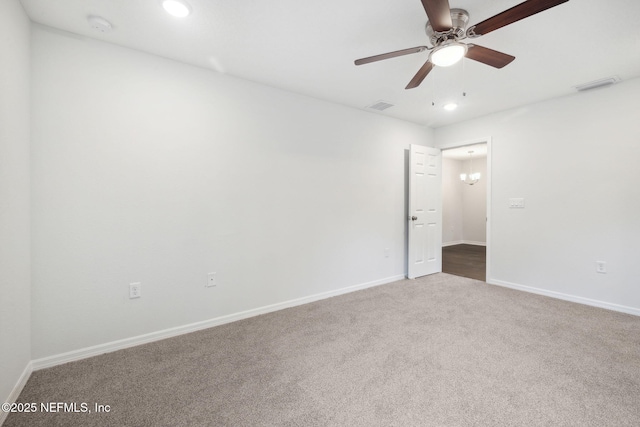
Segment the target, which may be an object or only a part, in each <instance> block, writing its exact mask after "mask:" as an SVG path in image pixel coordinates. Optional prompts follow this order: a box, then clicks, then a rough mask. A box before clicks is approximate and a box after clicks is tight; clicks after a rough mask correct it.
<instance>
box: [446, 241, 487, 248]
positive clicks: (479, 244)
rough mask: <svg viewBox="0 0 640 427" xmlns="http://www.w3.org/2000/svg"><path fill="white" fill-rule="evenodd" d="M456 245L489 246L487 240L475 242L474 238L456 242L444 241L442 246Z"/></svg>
mask: <svg viewBox="0 0 640 427" xmlns="http://www.w3.org/2000/svg"><path fill="white" fill-rule="evenodd" d="M454 245H474V246H487V242H475V241H473V240H456V241H455V242H447V243H443V244H442V247H445V246H454Z"/></svg>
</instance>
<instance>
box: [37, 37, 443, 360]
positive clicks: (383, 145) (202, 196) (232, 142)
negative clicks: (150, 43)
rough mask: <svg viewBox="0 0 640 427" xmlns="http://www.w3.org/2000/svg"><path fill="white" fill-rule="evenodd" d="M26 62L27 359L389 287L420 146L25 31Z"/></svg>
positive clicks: (350, 116)
mask: <svg viewBox="0 0 640 427" xmlns="http://www.w3.org/2000/svg"><path fill="white" fill-rule="evenodd" d="M33 61H34V67H33V70H34V74H33V93H34V103H33V121H34V128H33V145H34V151H33V212H34V214H33V218H34V219H33V227H34V229H33V233H34V243H33V261H34V264H33V295H34V298H33V311H34V317H33V357H34V359H37V358H43V357H46V356H50V355H55V354H59V353H62V352H67V351H72V350H76V349H80V348H85V347H88V346H92V345H97V344H102V343H106V342H110V341H114V340H119V339H123V338H127V337H132V336H137V335H140V334H145V333H149V332H153V331H158V330H162V329H165V328H171V327H176V326H180V325H185V324H189V323H192V322H198V321H203V320H207V319H212V318H215V317H218V316H223V315H228V314H232V313H238V312H241V311H243V310H249V309H253V308H256V307H262V306H266V305H269V304H274V303H279V302H283V301H287V300H291V299H295V298H300V297H304V296H309V295H313V294H317V293H321V292H327V291H332V290H337V289H341V288H344V287H347V286H351V285H359V284H365V283H369V282H373V281H379V280H383V279H385V278H393V277H397V276H401V275H404V273H405V261H404V259H405V255H404V251H405V235H404V233H405V225H406V212H405V191H406V188H405V181H406V180H405V150H406V149H408V147H409V144H423V145H432V144H433V139H432V133H433V132H432V131H431V130H430V129H428V128H424V127H419V126H416V125H413V124H410V123H407V122H402V121H398V120H395V119H389V118H386V117H384V116H381V115H374V114H370V113H365V112H362V111H359V110H354V109H349V108H346V107H340V106H336V105H333V104H328V103H325V102H321V101H318V100H315V99H311V98H307V97H303V96H299V95H295V94H291V93H287V92H282V91H279V90H275V89H271V88H267V87H264V86H260V85H257V84H252V83H249V82H246V81H242V80H237V79H233V78H230V77H227V76H223V75H219V74H216V73H214V72H212V71H209V70H205V69H200V68H195V67H191V66H187V65H184V64H180V63H177V62H173V61H170V60H166V59H162V58H158V57H154V56H151V55H146V54H143V53H140V52H137V51H133V50H128V49H124V48H121V47H117V46H114V45H109V44H105V43H101V42H97V41H92V40H88V39H84V38H80V37H73V36H69V35H66V34H62V33H59V32H56V31H54V30H49V29H46V28H43V27H40V26H34V28H33ZM384 248H390V257H388V258H385V257H384ZM210 271H215V272H217V278H218V285H217V287H216V288H205V287H204V284H205V282H206V274H207V273H208V272H210ZM136 281H140V282H142V293H143V296H142V298H140V299H137V300H130V299H128V284H129V283H131V282H136Z"/></svg>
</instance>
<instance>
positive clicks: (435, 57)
mask: <svg viewBox="0 0 640 427" xmlns="http://www.w3.org/2000/svg"><path fill="white" fill-rule="evenodd" d="M467 49H468V48H467V45H466V44H464V43H459V42H456V41H447V42H445V43H443V44H441V45H440V46H438V47H436V48H434V49H433V50H432V51H431V53H430V54H429V61H431V62H432V63H433V65H435V66H438V67H450V66H451V65H453V64H455V63H457V62H458V61H460V60H461V59H462V58H463V57H464V56H465V55H466V54H467Z"/></svg>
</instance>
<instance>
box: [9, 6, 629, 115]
mask: <svg viewBox="0 0 640 427" xmlns="http://www.w3.org/2000/svg"><path fill="white" fill-rule="evenodd" d="M21 1H22V4H23V5H24V7H25V10H26V11H27V13H28V14H29V16H30V17H31V19H32V20H33V21H34V22H37V23H40V24H44V25H48V26H51V27H55V28H59V29H62V30H66V31H69V32H72V33H76V34H81V35H85V36H88V37H93V38H96V39H100V40H104V41H107V42H110V43H115V44H118V45H121V46H126V47H130V48H134V49H138V50H141V51H145V52H149V53H153V54H156V55H160V56H163V57H167V58H171V59H175V60H178V61H181V62H185V63H188V64H193V65H197V66H200V67H205V68H209V69H211V70H214V71H215V72H222V73H226V74H228V75H231V76H235V77H239V78H243V79H247V80H251V81H254V82H259V83H262V84H265V85H269V86H273V87H277V88H281V89H284V90H288V91H292V92H296V93H300V94H304V95H308V96H312V97H315V98H320V99H324V100H328V101H332V102H335V103H339V104H343V105H348V106H352V107H355V108H361V109H366V107H367V106H368V105H371V104H373V103H375V102H376V101H379V100H384V101H386V102H389V103H391V104H394V105H395V106H394V107H392V108H389V109H387V110H385V111H383V112H377V111H373V114H382V115H385V116H391V117H396V118H400V119H403V120H408V121H411V122H414V123H418V124H423V125H428V126H432V127H439V126H443V125H447V124H451V123H454V122H458V121H462V120H466V119H470V118H473V117H479V116H482V115H485V114H488V113H491V112H495V111H500V110H504V109H507V108H512V107H516V106H521V105H524V104H529V103H533V102H536V101H541V100H544V99H549V98H553V97H557V96H562V95H566V94H570V93H573V92H575V90H574V89H573V86H575V85H577V84H581V83H585V82H589V81H592V80H596V79H600V78H603V77H609V76H614V75H615V76H619V77H620V78H621V79H622V80H627V79H630V78H633V77H637V76H640V26H638V25H637V23H636V22H635V18H637V17H639V16H640V1H638V0H610V1H602V0H570V1H569V2H568V3H564V4H562V5H560V6H557V7H555V8H552V9H550V10H547V11H544V12H542V13H539V14H537V15H534V16H532V17H529V18H527V19H525V20H522V21H519V22H516V23H514V24H512V25H509V26H507V27H504V28H501V29H499V30H496V31H494V32H492V33H490V34H487V35H486V36H483V37H481V38H478V39H474V43H476V44H479V45H482V46H485V47H489V48H492V49H495V50H499V51H502V52H505V53H508V54H511V55H514V56H515V57H516V60H515V61H514V62H513V63H511V64H510V65H508V66H507V67H505V68H503V69H501V70H498V69H494V68H492V67H489V66H486V65H484V64H480V63H478V62H475V61H471V60H467V59H465V60H463V61H462V63H461V64H459V65H456V66H453V67H450V68H436V69H435V70H434V71H432V72H431V74H430V75H429V76H428V77H427V78H426V79H425V81H424V82H423V83H422V85H421V86H420V87H418V88H416V89H411V90H405V89H404V87H405V86H406V85H407V83H408V82H409V80H411V78H412V77H413V75H414V74H415V73H416V72H417V70H418V69H419V68H420V67H421V66H422V65H423V64H424V62H425V61H426V60H427V57H428V53H427V52H422V53H417V54H413V55H408V56H403V57H399V58H393V59H389V60H386V61H380V62H376V63H371V64H367V65H361V66H355V65H354V64H353V61H354V60H355V59H358V58H362V57H367V56H372V55H377V54H380V53H385V52H390V51H394V50H399V49H404V48H409V47H414V46H419V45H424V44H427V43H428V41H427V37H426V35H425V32H424V26H425V23H426V21H427V17H426V14H425V11H424V8H423V6H422V4H421V2H420V0H394V1H389V0H349V1H345V0H324V1H313V2H311V1H305V0H234V1H223V0H187V1H188V3H189V4H190V5H191V7H192V9H193V12H192V14H191V15H190V16H188V17H187V18H182V19H178V18H174V17H172V16H170V15H168V14H167V13H165V12H164V10H163V9H162V8H161V6H160V0H136V1H133V0H55V1H52V0H21ZM522 1H523V0H493V1H486V0H450V2H449V3H450V5H451V7H455V8H463V9H466V10H467V11H468V12H469V14H470V25H472V24H475V23H478V22H480V21H482V20H484V19H486V18H488V17H490V16H493V15H495V14H497V13H499V12H501V11H503V10H505V9H508V8H510V7H512V6H514V5H516V4H519V3H521V2H522ZM89 15H98V16H102V17H104V18H105V19H107V20H108V21H110V22H111V23H112V24H113V26H114V31H112V32H110V33H100V32H98V31H96V30H94V29H92V28H91V27H90V26H89V24H88V22H87V16H89ZM463 91H464V92H465V93H466V94H467V95H466V97H464V98H462V96H461V95H462V92H463ZM450 100H456V101H457V102H458V103H459V104H460V107H459V108H458V109H457V110H456V111H453V112H447V111H444V110H442V108H441V106H442V105H443V104H444V103H445V102H447V101H450ZM432 102H433V103H435V104H436V105H435V107H434V106H432ZM368 111H372V110H368Z"/></svg>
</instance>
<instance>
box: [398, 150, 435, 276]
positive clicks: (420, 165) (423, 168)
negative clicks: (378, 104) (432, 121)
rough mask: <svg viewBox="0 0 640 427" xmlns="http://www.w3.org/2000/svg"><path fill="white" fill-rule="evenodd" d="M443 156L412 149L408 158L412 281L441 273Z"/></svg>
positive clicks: (410, 274) (408, 270) (410, 270)
mask: <svg viewBox="0 0 640 427" xmlns="http://www.w3.org/2000/svg"><path fill="white" fill-rule="evenodd" d="M441 209H442V154H441V152H440V149H438V148H431V147H423V146H421V145H411V152H410V155H409V218H408V221H409V265H408V267H407V277H409V279H414V278H416V277H420V276H425V275H427V274H433V273H440V272H441V271H442V210H441Z"/></svg>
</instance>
